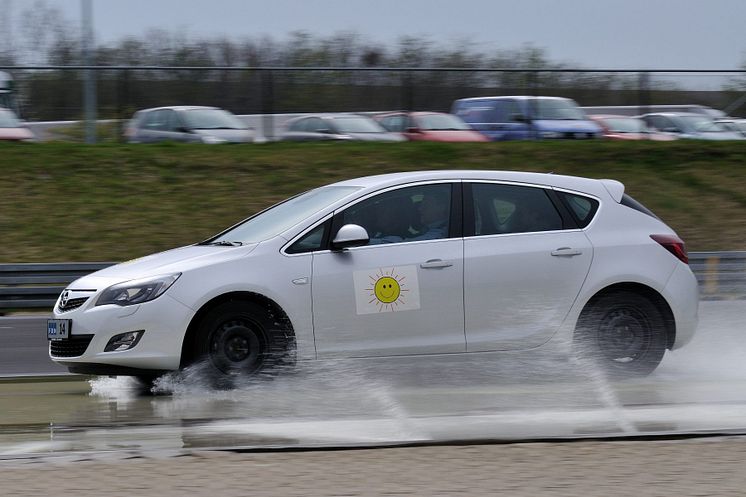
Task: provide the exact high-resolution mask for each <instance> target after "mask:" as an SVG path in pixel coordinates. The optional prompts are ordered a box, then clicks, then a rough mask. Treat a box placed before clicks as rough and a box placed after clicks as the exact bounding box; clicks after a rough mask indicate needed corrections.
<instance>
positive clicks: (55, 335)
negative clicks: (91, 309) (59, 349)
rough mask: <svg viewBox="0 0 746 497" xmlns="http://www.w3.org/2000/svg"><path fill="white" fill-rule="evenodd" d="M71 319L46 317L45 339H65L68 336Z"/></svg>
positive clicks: (71, 325)
mask: <svg viewBox="0 0 746 497" xmlns="http://www.w3.org/2000/svg"><path fill="white" fill-rule="evenodd" d="M72 327H73V320H72V319H48V320H47V340H67V339H69V338H70V329H71V328H72Z"/></svg>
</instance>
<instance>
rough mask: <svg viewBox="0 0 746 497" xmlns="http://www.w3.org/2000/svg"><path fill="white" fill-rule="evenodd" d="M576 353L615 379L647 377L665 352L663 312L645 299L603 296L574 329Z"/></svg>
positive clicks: (616, 294) (633, 295)
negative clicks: (591, 361)
mask: <svg viewBox="0 0 746 497" xmlns="http://www.w3.org/2000/svg"><path fill="white" fill-rule="evenodd" d="M574 342H575V343H574V345H575V350H576V352H577V353H578V354H579V355H580V356H581V357H582V358H585V359H591V360H593V361H594V362H595V363H596V365H598V366H600V367H601V368H602V369H603V370H604V371H605V372H606V373H607V374H609V375H611V376H613V377H616V378H626V377H636V376H647V375H649V374H650V373H652V372H653V371H654V370H655V368H657V367H658V364H660V362H661V360H662V359H663V354H665V352H666V342H667V340H666V325H665V320H664V318H663V314H662V313H661V311H660V310H659V309H658V308H657V307H656V306H655V305H654V304H653V303H652V302H651V301H650V300H649V299H647V298H646V297H644V296H642V295H640V294H637V293H634V292H630V291H619V292H614V293H608V294H605V295H601V296H600V297H599V298H597V299H596V300H595V301H593V302H591V303H590V304H589V306H588V307H587V308H586V309H585V310H584V311H583V313H582V314H581V316H580V319H579V320H578V325H577V327H576V329H575V337H574Z"/></svg>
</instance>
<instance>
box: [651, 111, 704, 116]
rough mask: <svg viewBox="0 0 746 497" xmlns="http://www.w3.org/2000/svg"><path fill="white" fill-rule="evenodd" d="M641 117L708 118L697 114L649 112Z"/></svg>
mask: <svg viewBox="0 0 746 497" xmlns="http://www.w3.org/2000/svg"><path fill="white" fill-rule="evenodd" d="M643 116H666V117H688V116H694V117H709V116H707V115H705V114H698V113H696V112H649V113H647V114H643Z"/></svg>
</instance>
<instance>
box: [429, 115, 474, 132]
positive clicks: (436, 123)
mask: <svg viewBox="0 0 746 497" xmlns="http://www.w3.org/2000/svg"><path fill="white" fill-rule="evenodd" d="M417 123H418V124H419V127H420V129H426V130H430V131H447V130H454V131H460V130H469V129H471V128H470V127H469V125H468V124H466V123H465V122H464V121H462V120H461V119H459V118H458V117H456V116H452V115H451V114H425V115H423V116H417Z"/></svg>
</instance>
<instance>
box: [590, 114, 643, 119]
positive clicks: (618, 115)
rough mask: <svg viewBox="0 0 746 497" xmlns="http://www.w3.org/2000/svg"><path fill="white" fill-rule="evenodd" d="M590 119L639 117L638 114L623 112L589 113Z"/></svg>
mask: <svg viewBox="0 0 746 497" xmlns="http://www.w3.org/2000/svg"><path fill="white" fill-rule="evenodd" d="M588 118H590V119H640V116H625V115H623V114H589V115H588Z"/></svg>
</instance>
